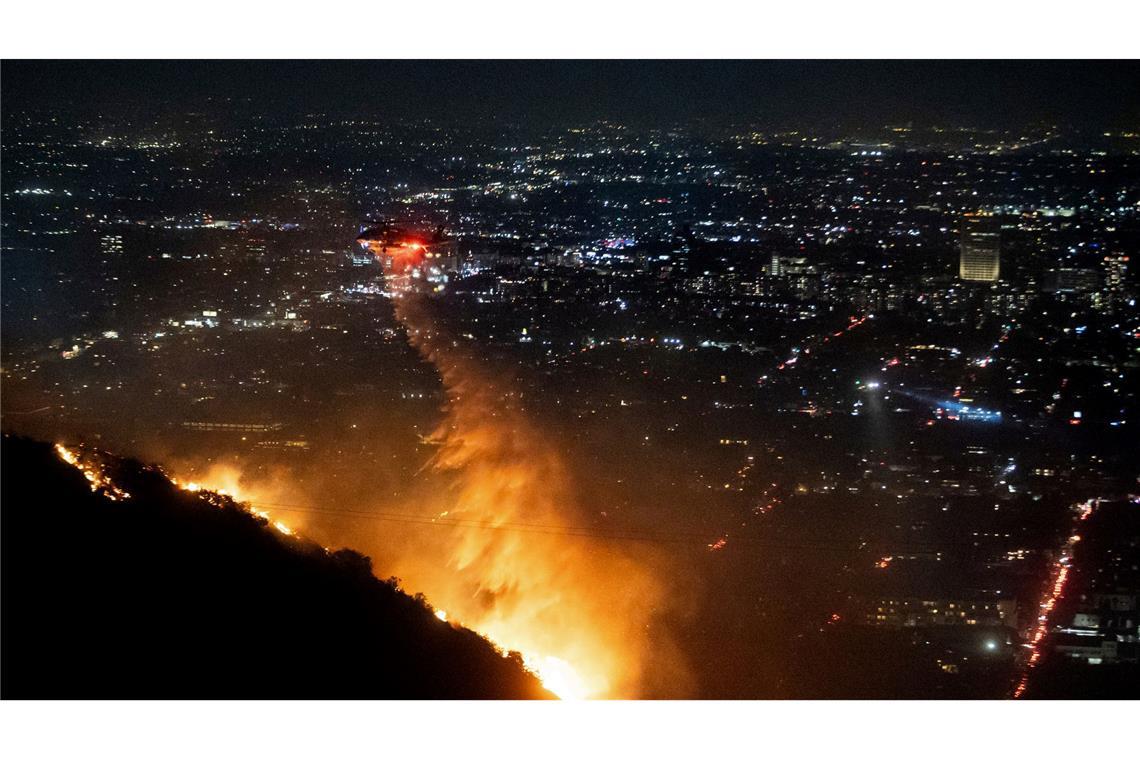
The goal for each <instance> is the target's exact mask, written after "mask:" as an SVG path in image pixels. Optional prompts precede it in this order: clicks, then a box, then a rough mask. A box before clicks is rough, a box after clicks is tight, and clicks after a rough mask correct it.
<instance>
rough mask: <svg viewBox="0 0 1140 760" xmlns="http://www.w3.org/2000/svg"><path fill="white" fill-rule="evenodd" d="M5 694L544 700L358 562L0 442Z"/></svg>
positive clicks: (473, 637) (464, 634)
mask: <svg viewBox="0 0 1140 760" xmlns="http://www.w3.org/2000/svg"><path fill="white" fill-rule="evenodd" d="M2 455H3V472H2V490H3V493H2V513H0V514H2V520H3V524H2V527H0V531H2V533H0V537H2V541H3V547H2V551H3V555H2V562H3V571H2V572H3V574H2V583H3V588H2V603H3V637H2V645H3V651H2V656H3V664H2V671H0V672H2V691H3V696H4V697H5V698H69V699H70V698H270V699H271V698H404V699H416V698H431V699H522V698H549V697H550V696H551V695H550V694H549V693H548V692H546V691H545V690H544V689H543V688H542V685H541V684H540V682H539V681H538V680H537V679H536V678H535V677H534V676H533V675H532V674H530V673H529V672H528V671H526V670H525V669H524V668H523V666H522V664H521V659H520V658H519V657H518V656H517V655H512V656H510V657H503V656H502V655H501V654H500V653H499V652H498V651H496V650H495V649H494V648H493V647H492V646H491V644H490V643H488V642H487V641H486V640H485V639H483V638H482V637H480V636H478V635H477V634H475V633H473V632H471V631H469V630H467V629H464V628H461V627H457V626H453V625H449V624H447V623H444V622H442V621H440V620H438V619H437V618H436V617H435V616H434V614H433V613H432V610H431V608H430V607H429V606H428V605H427V604H426V603H425V602H424V600H423V599H422V598H418V597H412V596H409V595H407V594H405V593H404V592H403V591H401V590H400V589H399V587H398V583H397V582H396V581H395V580H394V579H393V580H389V581H387V582H385V581H380V580H378V579H376V578H375V577H374V576H373V575H372V572H371V561H370V560H369V559H368V558H367V557H364V556H362V555H360V554H357V553H355V552H351V551H344V550H342V551H334V552H329V551H326V550H325V549H324V548H322V547H320V546H317V545H316V544H313V543H311V542H308V541H306V540H304V539H298V538H294V537H289V536H284V535H281V534H280V533H278V532H277V531H275V530H273V529H272V528H271V527H270V526H268V525H267V524H266V523H265V521H264V520H262V519H261V518H258V517H256V516H254V515H251V514H249V513H247V512H245V511H244V510H243V509H241V508H240V507H238V506H237V505H234V504H233V503H232V502H228V501H226V500H222V501H221V502H220V503H221V504H222V506H220V507H219V506H217V505H215V504H211V503H208V502H207V501H206V500H205V499H203V498H201V497H200V496H199V495H197V494H191V493H187V492H185V491H181V490H179V489H178V488H177V487H175V486H174V485H173V484H171V483H170V481H169V480H168V479H167V478H166V477H165V475H163V474H162V473H161V472H160V471H159V470H157V469H154V468H149V467H146V466H144V465H141V464H139V463H137V462H130V461H125V460H118V459H114V458H111V457H104V458H103V461H104V463H105V467H106V472H107V473H108V474H109V475H110V476H111V477H112V479H113V481H114V483H115V484H116V485H117V486H118V487H119V488H122V489H123V490H125V491H127V492H129V493H130V494H131V498H129V499H126V500H122V501H112V500H110V499H108V498H106V497H105V496H103V495H102V494H101V493H98V492H92V490H91V488H90V487H89V484H88V483H87V481H86V480H85V479H84V477H83V475H82V473H80V472H79V471H78V470H76V469H75V468H74V467H72V466H70V465H68V464H66V463H65V462H63V461H61V460H60V459H59V457H58V456H57V454H56V452H55V451H54V450H53V448H52V446H51V445H49V444H45V443H40V442H34V441H29V440H26V439H18V438H12V437H5V438H4V441H3V451H2Z"/></svg>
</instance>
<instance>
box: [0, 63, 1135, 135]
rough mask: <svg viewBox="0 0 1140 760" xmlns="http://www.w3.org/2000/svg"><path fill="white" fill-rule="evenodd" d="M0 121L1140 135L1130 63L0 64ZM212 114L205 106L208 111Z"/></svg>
mask: <svg viewBox="0 0 1140 760" xmlns="http://www.w3.org/2000/svg"><path fill="white" fill-rule="evenodd" d="M2 80H3V96H4V105H5V107H6V108H7V109H14V108H23V107H30V106H37V105H44V106H52V107H59V106H61V105H62V106H71V107H75V108H80V109H90V110H94V111H96V112H98V111H99V110H100V109H107V108H114V107H136V108H138V107H141V108H144V109H148V110H151V109H153V110H155V111H156V112H186V111H188V110H209V109H210V108H211V107H221V106H219V105H217V99H218V98H241V99H247V100H248V105H249V107H250V108H252V109H255V110H258V111H262V112H265V113H268V114H279V115H282V116H291V117H295V116H296V115H297V114H301V113H305V112H307V111H322V112H331V113H343V114H346V115H349V114H351V115H374V114H375V115H385V114H398V115H399V116H401V117H412V118H414V117H417V116H424V117H430V118H436V119H445V120H446V119H448V118H449V117H450V118H452V119H470V118H487V117H494V118H496V119H503V120H507V121H520V122H530V123H535V124H540V125H541V124H548V123H551V124H554V123H566V122H574V121H581V120H590V119H598V118H615V119H620V120H623V121H628V122H632V123H635V124H638V123H640V124H643V125H661V124H667V123H671V122H683V121H692V120H694V119H705V120H708V121H711V122H718V121H734V120H755V121H759V122H767V123H772V124H776V125H786V126H811V125H814V124H835V125H841V126H853V127H858V126H864V125H866V126H879V125H882V124H884V123H902V122H907V121H912V122H914V123H915V124H916V125H920V126H921V125H930V124H954V125H968V126H992V127H1016V126H1019V125H1021V124H1026V123H1033V122H1037V121H1049V122H1056V123H1061V124H1068V125H1073V126H1083V127H1088V128H1093V129H1100V128H1106V127H1124V128H1128V127H1135V126H1137V125H1138V124H1140V64H1137V62H1136V61H1095V62H1081V61H707V60H701V61H515V60H509V61H504V60H499V61H190V62H180V61H97V62H91V61H85V62H76V61H6V62H4V64H3V77H2ZM211 104H214V105H211Z"/></svg>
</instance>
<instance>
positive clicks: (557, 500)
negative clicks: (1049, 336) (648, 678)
mask: <svg viewBox="0 0 1140 760" xmlns="http://www.w3.org/2000/svg"><path fill="white" fill-rule="evenodd" d="M394 303H395V304H396V310H397V315H398V316H399V318H400V319H401V321H403V322H404V324H405V326H407V327H408V333H409V335H410V336H411V339H412V342H413V343H414V344H415V346H416V348H417V349H418V350H419V351H420V352H421V353H422V354H423V355H424V356H425V357H427V358H428V359H430V360H431V361H432V362H433V363H434V364H435V366H436V367H437V368H438V370H439V372H440V374H441V375H442V378H443V382H444V386H445V388H446V391H447V396H448V405H447V407H446V410H445V415H444V418H443V421H442V423H441V424H440V426H439V428H438V429H437V431H436V433H435V434H434V436H433V438H434V440H435V441H436V442H437V443H438V444H439V445H438V448H437V450H436V454H435V456H434V458H433V459H432V460H431V462H430V467H431V468H432V469H433V470H435V471H436V472H438V473H440V474H441V475H444V476H445V477H447V478H448V479H449V480H450V481H451V484H452V488H453V490H452V491H450V492H445V493H438V494H433V495H432V496H431V497H429V501H430V503H428V504H423V503H422V502H421V503H420V504H418V506H417V509H419V510H421V511H422V513H424V514H430V515H439V514H440V513H441V512H444V511H447V512H448V514H449V520H458V521H463V524H462V525H456V526H454V527H452V526H450V525H449V526H448V528H438V527H437V528H435V529H434V532H432V534H431V536H427V537H424V538H425V540H430V541H431V545H427V544H425V545H424V546H422V547H417V548H416V549H415V550H414V551H409V552H408V553H407V554H408V556H406V557H405V558H404V559H403V562H404V563H405V566H404V567H402V568H401V569H400V572H399V573H398V574H399V575H400V576H401V577H402V578H405V579H406V580H407V582H408V584H409V585H410V586H414V587H415V589H416V590H418V591H422V592H423V593H424V594H425V595H426V596H427V598H428V599H430V600H431V601H432V602H433V603H435V604H437V605H439V607H440V608H443V609H446V610H447V613H446V614H447V616H448V619H449V620H454V621H456V622H458V623H459V624H461V625H464V626H467V627H468V628H471V629H472V630H474V631H477V632H479V633H481V634H483V635H484V636H485V637H486V638H488V639H489V640H491V641H492V642H494V643H495V644H496V645H498V646H499V647H500V648H501V649H503V650H504V651H508V650H514V651H518V652H519V653H520V654H521V655H522V657H523V662H524V663H525V664H526V666H527V667H528V668H529V669H530V670H531V671H532V672H534V673H535V674H536V675H538V676H539V678H540V679H541V680H542V681H543V683H544V684H545V686H546V687H547V688H548V689H549V690H550V691H552V692H554V693H555V694H557V695H558V696H560V697H562V698H569V699H573V698H597V697H632V696H636V694H637V688H638V682H639V677H640V676H641V670H642V662H643V658H644V656H645V651H644V648H645V646H646V641H645V639H646V636H645V631H646V628H647V626H648V624H649V622H650V619H651V617H652V615H653V614H654V612H655V611H656V609H657V607H658V606H659V605H660V604H662V603H663V597H664V593H663V589H662V588H661V586H660V584H659V582H658V581H657V580H655V579H654V578H653V576H652V575H651V574H650V572H649V571H648V570H647V568H646V567H645V566H644V565H643V564H642V563H640V562H638V561H637V560H635V559H634V558H633V557H632V556H630V555H629V554H627V553H625V552H626V550H627V547H623V546H620V545H617V544H605V543H600V542H597V541H593V542H591V541H589V540H584V539H582V538H580V537H573V536H568V535H565V533H566V530H565V529H571V530H572V529H575V528H581V527H586V525H585V524H584V522H583V520H582V517H581V514H582V512H581V510H580V506H579V505H578V504H577V503H576V501H575V498H574V493H573V488H572V480H571V478H570V476H569V474H568V472H567V471H566V468H565V466H564V463H563V461H562V459H561V457H560V456H559V453H558V451H557V449H556V447H555V446H553V445H551V442H550V441H549V440H547V439H546V438H545V437H544V436H543V435H542V433H541V432H540V431H539V430H537V429H536V428H535V427H534V425H533V423H531V422H530V420H528V419H527V418H525V417H524V416H523V415H522V414H520V413H518V412H516V411H514V410H513V409H511V408H510V407H509V405H508V404H506V403H504V401H503V399H504V393H505V391H506V390H507V388H505V387H504V385H503V382H502V380H501V378H500V377H499V376H497V375H493V374H492V373H491V372H489V371H487V370H485V369H484V368H483V367H482V365H481V364H479V362H478V361H477V360H475V359H473V358H471V357H468V356H466V355H463V354H462V353H461V352H460V351H459V350H458V349H456V347H455V344H453V343H452V342H451V341H450V340H447V339H445V338H444V337H443V335H441V333H440V332H439V331H437V330H436V329H435V320H434V318H433V316H432V313H431V311H430V310H431V308H432V305H431V304H430V303H428V302H426V301H425V300H424V299H423V298H422V297H421V296H419V295H417V294H415V293H405V294H403V297H401V298H398V299H395V300H394ZM468 525H471V526H473V527H466V526H468ZM519 526H524V529H523V530H519V529H518V527H519ZM525 526H550V527H551V528H552V529H550V530H542V531H537V530H527V529H525ZM440 531H443V533H442V536H443V540H442V541H441V540H440ZM433 555H434V557H433ZM429 558H431V561H426V560H428V559H429Z"/></svg>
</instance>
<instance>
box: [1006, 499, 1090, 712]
mask: <svg viewBox="0 0 1140 760" xmlns="http://www.w3.org/2000/svg"><path fill="white" fill-rule="evenodd" d="M1099 503H1100V500H1099V499H1089V500H1088V501H1085V502H1082V503H1080V504H1077V505H1075V506H1074V509H1075V510H1076V513H1077V515H1076V520H1074V523H1073V532H1072V533H1071V534H1069V537H1068V538H1067V539H1066V540H1065V543H1064V546H1063V547H1062V549H1061V554H1060V556H1058V557H1057V560H1056V561H1055V562H1054V563H1053V567H1052V569H1051V574H1050V580H1051V583H1050V585H1049V586H1048V587H1047V591H1046V594H1045V597H1044V598H1043V599H1042V600H1041V603H1040V605H1039V607H1040V610H1039V613H1038V615H1037V625H1036V626H1035V627H1034V629H1033V635H1032V636H1031V637H1030V639H1029V641H1028V642H1027V643H1026V644H1025V645H1024V646H1026V647H1027V648H1028V649H1029V659H1028V660H1027V661H1026V664H1025V671H1024V672H1023V673H1022V675H1021V679H1020V680H1019V681H1018V683H1017V686H1016V688H1014V690H1013V698H1014V699H1018V698H1020V697H1021V696H1022V695H1023V694H1025V690H1026V688H1027V687H1028V685H1029V674H1030V672H1031V671H1032V670H1033V668H1034V667H1036V665H1037V663H1038V662H1040V661H1041V653H1042V649H1041V642H1042V641H1043V640H1044V639H1045V636H1046V635H1048V633H1049V629H1050V625H1049V622H1050V617H1051V615H1052V613H1053V610H1054V609H1055V608H1056V606H1057V602H1058V601H1059V600H1060V599H1061V597H1062V596H1064V594H1065V585H1066V584H1067V583H1068V580H1069V574H1070V562H1072V559H1073V549H1074V547H1076V545H1077V544H1078V543H1080V540H1081V534H1080V528H1081V524H1082V523H1083V522H1084V521H1085V520H1087V519H1088V518H1089V515H1091V514H1092V513H1093V510H1094V509H1095V508H1096V506H1097V505H1098V504H1099Z"/></svg>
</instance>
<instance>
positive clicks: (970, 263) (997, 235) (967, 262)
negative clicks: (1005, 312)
mask: <svg viewBox="0 0 1140 760" xmlns="http://www.w3.org/2000/svg"><path fill="white" fill-rule="evenodd" d="M960 247H961V251H960V253H959V259H958V276H959V277H960V278H961V279H963V280H967V281H970V282H997V280H998V276H999V275H1000V274H1001V227H1000V226H999V225H998V221H997V219H996V218H995V217H993V216H992V215H990V214H980V213H979V214H965V215H963V217H962V238H961V243H960Z"/></svg>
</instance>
